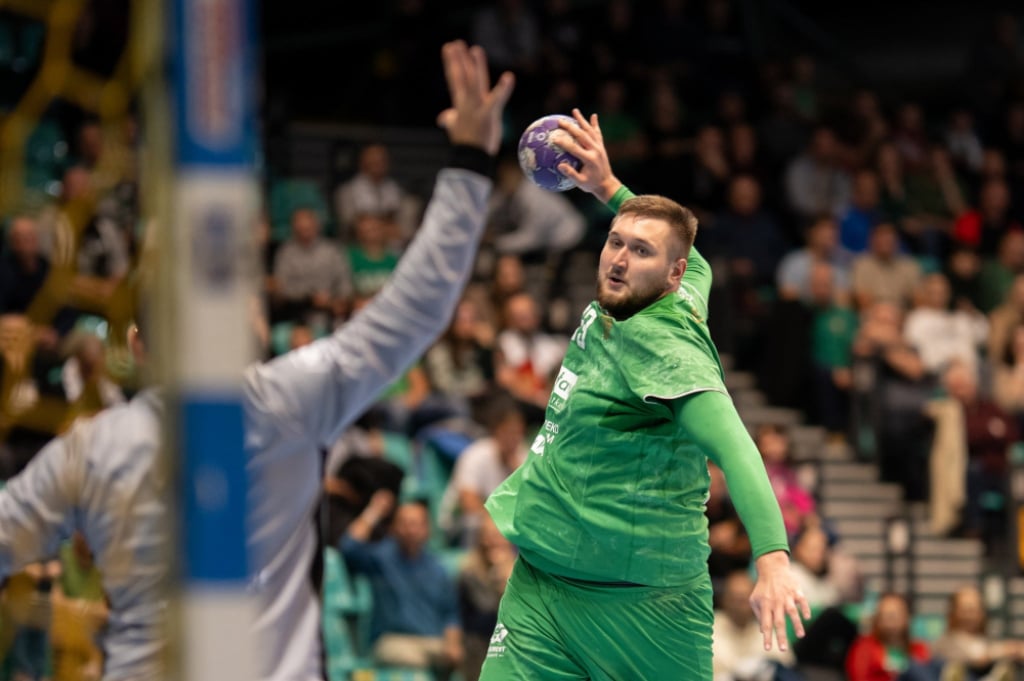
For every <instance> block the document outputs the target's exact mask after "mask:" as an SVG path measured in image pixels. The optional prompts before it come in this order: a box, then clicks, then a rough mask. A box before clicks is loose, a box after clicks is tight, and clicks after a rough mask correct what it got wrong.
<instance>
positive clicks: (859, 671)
mask: <svg viewBox="0 0 1024 681" xmlns="http://www.w3.org/2000/svg"><path fill="white" fill-rule="evenodd" d="M930 659H931V651H929V649H928V645H927V644H925V643H924V642H923V641H917V640H913V639H911V638H910V606H909V605H908V604H907V600H906V599H905V598H904V597H903V596H900V595H899V594H894V593H888V594H884V595H883V596H882V597H881V598H880V599H879V600H878V606H877V609H876V611H875V615H874V617H873V618H872V621H871V630H870V631H869V632H868V633H867V634H864V635H862V636H859V637H858V638H857V640H855V641H854V642H853V645H852V646H851V647H850V651H849V652H848V653H847V656H846V678H847V679H848V680H849V681H897V679H899V680H900V681H929V680H931V681H934V674H933V673H932V672H931V670H930V669H928V668H927V667H926V666H925V665H927V663H928V662H929V660H930Z"/></svg>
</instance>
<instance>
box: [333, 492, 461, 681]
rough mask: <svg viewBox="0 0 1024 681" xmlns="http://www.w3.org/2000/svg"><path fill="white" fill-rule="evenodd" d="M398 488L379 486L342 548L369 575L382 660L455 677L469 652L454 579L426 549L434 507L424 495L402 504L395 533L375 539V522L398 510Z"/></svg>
mask: <svg viewBox="0 0 1024 681" xmlns="http://www.w3.org/2000/svg"><path fill="white" fill-rule="evenodd" d="M394 505H395V501H394V494H392V493H391V492H390V491H387V490H381V491H378V492H376V493H374V495H373V497H372V498H371V499H370V503H369V505H368V506H367V507H366V509H365V510H364V511H363V512H362V513H360V514H359V516H358V517H357V518H356V519H355V520H353V521H352V524H351V525H349V527H348V531H347V532H346V533H345V536H344V537H343V538H342V540H341V544H340V548H341V552H342V555H344V556H345V560H346V561H348V563H349V566H350V567H351V569H352V570H353V571H355V572H358V573H361V574H365V575H367V576H368V577H369V578H370V587H371V589H372V592H373V614H372V619H371V623H370V630H371V632H370V636H371V639H372V641H373V658H374V661H375V662H376V663H377V664H380V665H392V666H399V667H412V668H416V669H429V670H432V671H433V672H434V673H435V674H436V675H437V676H438V677H440V678H444V679H446V678H448V676H449V674H450V673H451V672H452V671H453V670H454V669H456V668H457V667H458V666H459V665H460V664H461V663H462V659H463V648H462V631H461V628H460V627H459V619H458V601H457V597H456V594H455V588H454V584H453V582H452V580H451V578H450V577H449V576H448V573H447V572H446V571H445V568H444V566H443V565H442V564H441V562H440V561H439V560H438V558H437V557H436V556H435V555H434V554H433V553H432V552H431V551H430V550H429V549H428V548H427V542H428V541H429V539H430V514H429V511H428V510H427V507H426V506H425V505H424V504H422V503H419V502H406V503H403V504H401V505H400V506H398V508H397V509H396V510H395V513H394V520H393V521H392V524H391V536H390V537H388V538H387V539H384V540H382V541H380V542H374V543H370V541H369V540H370V535H371V534H372V532H373V528H374V527H375V526H376V525H377V524H378V523H379V522H380V521H381V520H382V519H383V518H385V517H387V516H388V515H389V514H390V513H391V511H392V509H394Z"/></svg>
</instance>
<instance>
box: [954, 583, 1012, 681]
mask: <svg viewBox="0 0 1024 681" xmlns="http://www.w3.org/2000/svg"><path fill="white" fill-rule="evenodd" d="M935 651H936V655H937V656H938V657H941V658H942V660H943V661H944V662H945V664H946V667H947V669H946V671H945V672H944V676H943V679H955V678H960V679H963V681H1013V679H1015V678H1016V669H1015V663H1017V662H1020V661H1021V660H1022V659H1024V641H1013V640H1010V641H998V640H994V639H992V638H990V637H989V635H988V617H987V615H986V613H985V603H984V601H983V600H982V598H981V592H980V591H978V588H977V587H975V586H964V587H961V588H959V589H957V590H956V591H955V592H954V593H953V595H951V596H950V597H949V609H948V611H947V613H946V631H945V632H944V633H943V634H942V636H940V637H939V639H938V640H937V641H936V642H935ZM951 667H957V668H959V669H958V670H957V671H956V672H954V671H953V669H950V668H951Z"/></svg>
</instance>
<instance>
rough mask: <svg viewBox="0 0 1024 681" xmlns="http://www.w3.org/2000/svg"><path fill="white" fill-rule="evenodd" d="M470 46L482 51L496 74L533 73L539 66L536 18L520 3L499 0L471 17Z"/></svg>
mask: <svg viewBox="0 0 1024 681" xmlns="http://www.w3.org/2000/svg"><path fill="white" fill-rule="evenodd" d="M472 35H473V43H474V44H476V45H479V46H480V47H482V48H484V51H486V52H487V58H488V60H489V61H490V63H491V66H493V67H494V68H495V69H496V70H497V71H504V70H509V71H514V72H515V73H516V74H530V73H533V72H534V71H535V70H536V69H537V67H538V66H539V60H540V56H541V34H540V29H539V27H538V25H537V18H536V16H535V15H534V14H533V11H532V10H531V9H530V7H529V5H528V4H527V3H526V2H523V0H499V1H498V2H496V3H494V5H493V6H490V7H484V8H482V9H480V10H478V11H477V13H476V16H474V17H473V28H472Z"/></svg>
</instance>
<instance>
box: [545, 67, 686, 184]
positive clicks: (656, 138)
mask: <svg viewBox="0 0 1024 681" xmlns="http://www.w3.org/2000/svg"><path fill="white" fill-rule="evenodd" d="M549 110H550V109H549ZM685 123H686V111H685V108H684V106H683V102H682V99H681V98H680V96H679V93H678V92H677V90H676V87H675V85H674V83H673V82H672V79H671V77H669V76H668V75H667V74H665V73H660V74H658V75H657V76H656V77H654V79H653V81H652V83H651V92H650V114H649V117H648V120H647V129H646V133H645V134H646V136H647V139H648V141H649V142H650V159H649V160H648V161H647V163H646V164H645V174H646V177H645V178H644V186H645V187H649V190H650V191H651V192H652V193H656V194H662V195H664V196H669V197H672V196H676V197H677V198H680V199H685V198H686V197H684V196H682V195H681V190H682V187H680V186H679V185H680V183H679V178H680V177H683V176H684V175H685V173H686V172H687V169H688V167H689V151H690V148H691V146H692V141H691V140H690V135H689V132H688V131H687V130H686V127H685Z"/></svg>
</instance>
